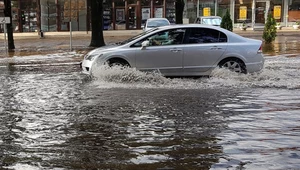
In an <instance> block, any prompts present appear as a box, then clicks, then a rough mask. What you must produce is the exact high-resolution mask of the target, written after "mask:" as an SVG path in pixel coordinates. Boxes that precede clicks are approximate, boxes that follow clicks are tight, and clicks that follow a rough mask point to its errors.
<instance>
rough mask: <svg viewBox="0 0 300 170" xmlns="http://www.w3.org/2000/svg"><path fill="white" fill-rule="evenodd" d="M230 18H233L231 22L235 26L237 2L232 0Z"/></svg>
mask: <svg viewBox="0 0 300 170" xmlns="http://www.w3.org/2000/svg"><path fill="white" fill-rule="evenodd" d="M229 8H230V16H231V20H232V22H233V23H232V24H233V25H234V8H235V1H234V0H230V7H229Z"/></svg>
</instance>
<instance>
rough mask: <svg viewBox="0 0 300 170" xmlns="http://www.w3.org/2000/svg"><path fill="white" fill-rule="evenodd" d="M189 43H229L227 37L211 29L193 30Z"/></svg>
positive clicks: (191, 30)
mask: <svg viewBox="0 0 300 170" xmlns="http://www.w3.org/2000/svg"><path fill="white" fill-rule="evenodd" d="M187 42H188V43H189V44H199V43H220V42H227V36H226V34H224V33H223V32H220V31H218V30H215V29H210V28H200V29H199V28H192V29H190V34H189V37H188V40H187Z"/></svg>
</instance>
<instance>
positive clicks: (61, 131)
mask: <svg viewBox="0 0 300 170" xmlns="http://www.w3.org/2000/svg"><path fill="white" fill-rule="evenodd" d="M11 67H12V68H10V69H9V71H7V69H8V67H1V68H0V70H1V72H0V81H1V82H2V83H1V84H0V99H1V101H2V102H1V103H0V111H1V112H0V113H1V114H0V148H1V149H0V167H1V168H8V169H16V170H23V169H130V170H135V169H136V170H140V169H143V170H147V169H149V170H150V169H151V170H153V169H155V170H156V169H179V170H185V169H186V170H193V169H195V170H196V169H197V170H198V169H270V168H271V169H272V168H273V169H289V168H291V169H296V168H297V167H299V166H300V161H299V154H300V152H299V151H300V149H299V147H298V145H297V144H298V141H299V126H298V124H299V123H298V122H299V120H300V117H299V114H298V112H299V110H300V97H299V96H300V93H299V88H300V86H299V84H300V79H299V77H300V72H299V70H300V57H299V56H298V55H293V57H290V55H289V57H286V56H284V55H282V56H277V57H274V56H273V57H267V58H266V65H265V68H264V70H263V71H262V72H261V73H258V74H252V75H238V74H233V73H231V72H227V71H225V70H222V69H219V70H215V71H214V73H213V75H212V77H210V78H199V79H179V78H174V79H169V78H165V77H162V76H160V75H159V74H158V73H151V74H149V73H148V74H146V73H142V72H138V71H136V70H134V69H125V70H124V69H118V68H113V69H110V68H99V70H98V71H97V72H96V77H95V78H94V79H89V78H87V77H86V76H85V75H82V74H80V73H79V69H78V68H77V66H76V65H62V66H59V67H58V66H51V65H38V66H33V67H22V66H17V65H11ZM1 168H0V169H1Z"/></svg>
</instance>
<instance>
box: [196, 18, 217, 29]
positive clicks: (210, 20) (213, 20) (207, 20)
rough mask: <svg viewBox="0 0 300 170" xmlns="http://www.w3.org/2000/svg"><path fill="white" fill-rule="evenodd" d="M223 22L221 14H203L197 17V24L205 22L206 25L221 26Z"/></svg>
mask: <svg viewBox="0 0 300 170" xmlns="http://www.w3.org/2000/svg"><path fill="white" fill-rule="evenodd" d="M221 22H222V18H221V17H219V16H202V17H199V18H196V20H195V24H205V25H213V26H218V27H219V26H220V25H221Z"/></svg>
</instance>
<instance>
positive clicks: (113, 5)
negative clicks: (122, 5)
mask: <svg viewBox="0 0 300 170" xmlns="http://www.w3.org/2000/svg"><path fill="white" fill-rule="evenodd" d="M112 24H113V30H115V29H116V7H115V0H112Z"/></svg>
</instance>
